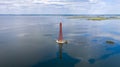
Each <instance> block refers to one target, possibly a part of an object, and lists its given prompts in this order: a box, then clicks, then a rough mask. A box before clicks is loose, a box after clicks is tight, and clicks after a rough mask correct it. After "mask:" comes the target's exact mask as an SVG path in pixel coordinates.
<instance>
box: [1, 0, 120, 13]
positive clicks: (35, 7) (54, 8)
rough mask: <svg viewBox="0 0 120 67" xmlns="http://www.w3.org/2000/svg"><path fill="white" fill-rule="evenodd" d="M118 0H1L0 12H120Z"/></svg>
mask: <svg viewBox="0 0 120 67" xmlns="http://www.w3.org/2000/svg"><path fill="white" fill-rule="evenodd" d="M118 2H119V0H116V1H115V2H111V1H108V0H106V1H105V0H0V9H1V11H0V13H17V12H18V13H39V14H41V13H58V14H61V13H63V14H65V13H72V14H73V13H74V14H75V13H76V14H77V13H78V14H104V13H105V14H106V13H120V9H119V7H120V5H119V3H118ZM113 5H114V6H113Z"/></svg>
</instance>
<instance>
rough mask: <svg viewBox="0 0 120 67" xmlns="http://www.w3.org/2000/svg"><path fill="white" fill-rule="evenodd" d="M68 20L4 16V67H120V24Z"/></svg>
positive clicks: (0, 21) (0, 52)
mask: <svg viewBox="0 0 120 67" xmlns="http://www.w3.org/2000/svg"><path fill="white" fill-rule="evenodd" d="M68 17H69V16H0V67H120V64H119V62H120V60H119V59H120V30H119V29H120V20H118V19H116V20H115V19H112V20H102V21H92V20H86V19H69V18H68ZM60 21H62V23H63V36H64V39H65V40H68V44H63V45H58V44H57V43H56V42H55V40H56V39H57V38H58V32H59V22H60ZM108 40H109V41H113V42H114V44H110V43H106V41H108Z"/></svg>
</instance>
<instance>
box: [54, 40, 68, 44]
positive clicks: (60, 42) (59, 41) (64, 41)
mask: <svg viewBox="0 0 120 67" xmlns="http://www.w3.org/2000/svg"><path fill="white" fill-rule="evenodd" d="M56 43H58V44H67V41H66V40H56Z"/></svg>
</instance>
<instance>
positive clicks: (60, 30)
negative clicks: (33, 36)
mask: <svg viewBox="0 0 120 67" xmlns="http://www.w3.org/2000/svg"><path fill="white" fill-rule="evenodd" d="M56 42H57V43H58V44H64V43H66V42H67V41H65V40H63V33H62V23H61V22H60V24H59V37H58V40H56Z"/></svg>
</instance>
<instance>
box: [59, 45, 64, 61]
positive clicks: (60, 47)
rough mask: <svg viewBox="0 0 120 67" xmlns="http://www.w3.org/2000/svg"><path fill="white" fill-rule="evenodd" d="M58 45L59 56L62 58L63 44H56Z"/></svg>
mask: <svg viewBox="0 0 120 67" xmlns="http://www.w3.org/2000/svg"><path fill="white" fill-rule="evenodd" d="M58 45H59V58H60V59H62V46H63V44H58Z"/></svg>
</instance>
